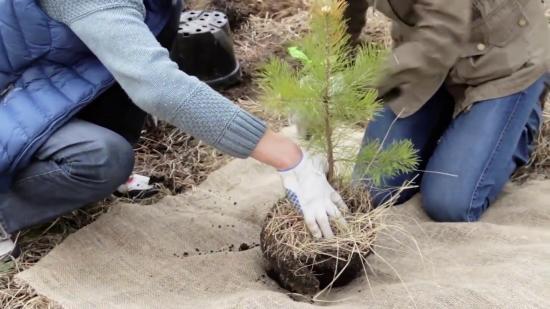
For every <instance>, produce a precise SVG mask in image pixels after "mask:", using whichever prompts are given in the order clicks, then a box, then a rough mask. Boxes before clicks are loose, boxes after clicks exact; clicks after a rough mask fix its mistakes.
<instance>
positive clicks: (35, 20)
mask: <svg viewBox="0 0 550 309" xmlns="http://www.w3.org/2000/svg"><path fill="white" fill-rule="evenodd" d="M144 2H145V6H146V8H147V19H146V23H147V24H148V26H149V28H150V29H151V31H152V32H153V33H155V34H158V33H159V32H160V31H161V30H162V28H163V27H164V26H165V24H166V22H167V20H168V18H169V16H170V8H171V7H172V1H171V0H145V1H144ZM113 84H114V78H113V77H112V76H111V74H110V73H109V72H108V71H107V69H105V67H104V66H103V65H102V64H101V63H100V62H99V61H98V60H97V59H96V58H95V57H94V56H93V55H92V54H91V53H90V52H89V50H88V49H87V48H86V46H85V45H84V44H83V43H82V42H81V41H80V40H79V39H78V38H77V37H76V36H75V35H74V34H73V33H72V32H71V31H70V30H69V29H68V28H67V27H66V26H65V25H63V24H61V23H58V22H56V21H54V20H52V19H50V18H49V17H48V16H47V15H46V14H45V13H44V12H43V11H42V9H41V8H40V7H39V6H38V4H37V3H36V2H35V0H0V191H5V190H6V189H8V188H9V186H10V184H11V178H12V176H13V175H14V173H15V172H17V171H18V170H20V169H21V168H23V167H25V166H26V165H28V164H29V162H30V160H31V158H32V156H33V154H34V153H35V151H36V150H37V149H38V148H39V147H40V146H41V145H42V144H43V142H44V141H46V140H47V139H48V138H49V137H50V135H51V134H52V133H53V132H54V131H55V130H56V129H58V128H59V127H60V126H62V125H63V124H65V123H66V122H67V121H68V120H70V119H71V117H73V116H74V115H75V114H76V113H77V112H78V111H80V110H81V109H82V108H83V107H85V106H86V105H87V104H89V103H90V102H92V101H93V100H94V99H95V98H96V97H97V96H98V95H100V94H101V93H102V92H103V91H105V90H107V89H108V88H109V87H110V86H111V85H113Z"/></svg>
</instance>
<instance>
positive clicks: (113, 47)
mask: <svg viewBox="0 0 550 309" xmlns="http://www.w3.org/2000/svg"><path fill="white" fill-rule="evenodd" d="M41 2H42V3H41V4H42V7H43V8H44V10H45V11H46V12H47V13H48V14H50V15H53V16H52V17H54V18H55V19H57V20H59V21H61V22H63V23H66V24H67V25H68V26H69V27H70V28H71V30H72V31H73V32H74V33H75V34H76V35H77V36H78V37H79V38H80V39H81V40H82V41H83V42H84V43H85V44H86V45H87V46H88V47H89V48H90V50H91V51H92V52H93V53H94V54H95V55H96V56H97V57H98V59H99V60H100V61H101V62H102V63H103V64H104V65H105V67H106V68H107V69H108V70H109V71H110V72H111V73H112V74H113V76H114V77H115V79H116V80H117V82H118V83H119V84H120V85H121V86H122V88H123V89H124V90H125V91H126V92H127V93H128V95H129V96H130V98H131V99H132V101H134V103H135V104H136V105H138V106H139V107H140V108H141V109H143V110H144V111H146V112H148V113H150V114H152V115H154V116H156V117H158V118H159V119H161V120H164V121H166V122H169V123H171V124H173V125H175V126H177V127H178V128H180V129H181V130H183V131H184V132H187V133H189V134H191V135H193V136H195V137H196V138H198V139H201V140H202V141H204V142H205V143H207V144H210V145H212V146H214V147H215V148H217V149H219V150H221V151H222V152H225V153H227V154H229V155H232V156H235V157H240V158H245V157H248V156H249V155H250V154H251V153H252V151H253V150H254V149H255V148H256V146H257V144H258V142H259V141H260V139H261V138H262V137H263V135H264V133H265V131H266V125H265V123H263V122H262V121H261V120H259V119H258V118H256V117H254V116H252V115H251V114H249V113H248V112H246V111H244V110H242V109H241V108H239V107H238V106H236V105H235V104H233V103H232V102H231V101H229V100H228V99H226V98H224V97H223V96H222V95H220V94H219V93H217V92H216V91H214V90H212V89H211V88H210V87H209V86H208V85H206V84H205V83H203V82H201V81H199V80H198V79H197V78H195V77H192V76H189V75H187V74H185V73H184V72H182V71H180V70H179V69H178V66H177V64H175V63H174V62H172V61H171V60H170V58H169V54H168V51H167V50H166V49H165V48H163V47H162V46H161V45H160V44H159V43H158V41H157V40H156V38H155V37H154V35H153V34H152V33H151V32H150V30H149V28H148V27H147V25H145V23H144V11H143V10H141V9H139V6H133V5H114V6H111V7H103V6H102V2H105V1H101V0H92V1H89V2H90V3H91V2H95V3H97V6H96V7H95V9H94V7H91V9H90V8H88V10H86V11H85V12H83V11H79V12H77V13H75V12H74V9H71V8H73V5H74V3H73V2H72V1H61V0H41ZM48 2H49V3H50V4H51V3H52V2H55V5H50V6H49V5H48ZM77 2H78V1H77ZM115 2H116V1H115ZM119 2H120V1H119ZM123 2H126V3H132V2H135V0H134V1H128V0H127V1H123ZM139 2H141V1H139ZM88 6H89V4H88ZM48 7H49V8H50V9H48ZM65 13H66V14H65ZM113 103H116V102H113Z"/></svg>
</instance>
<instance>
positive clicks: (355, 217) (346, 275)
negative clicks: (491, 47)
mask: <svg viewBox="0 0 550 309" xmlns="http://www.w3.org/2000/svg"><path fill="white" fill-rule="evenodd" d="M345 188H346V189H344V190H340V193H341V195H342V197H343V199H344V200H345V202H346V204H347V205H349V207H350V212H348V213H346V214H345V215H344V217H345V220H346V223H347V224H346V225H342V224H339V223H338V222H335V221H333V222H331V225H332V228H333V231H335V234H336V237H334V238H329V239H325V238H323V239H320V240H316V239H314V238H312V236H311V234H310V233H309V232H308V230H307V228H306V226H305V224H304V219H303V216H302V215H300V214H299V213H298V211H297V209H296V207H295V206H294V205H293V204H292V203H291V202H289V201H288V200H286V199H284V200H281V201H280V202H279V203H278V204H277V205H275V206H274V207H273V209H272V210H271V211H270V213H269V214H268V216H267V218H266V222H265V224H264V227H263V229H262V234H261V238H262V239H261V246H262V251H263V252H264V255H265V257H266V259H267V260H268V262H269V268H271V271H270V272H271V273H272V275H271V276H272V277H274V279H275V280H277V281H278V282H279V284H280V285H282V286H283V287H284V288H286V289H287V290H289V291H291V292H293V293H296V294H294V296H295V297H296V296H299V297H296V298H297V299H298V300H302V301H312V302H318V303H323V302H330V301H328V300H327V299H328V296H329V293H330V291H331V289H332V288H333V287H336V286H339V285H340V284H345V283H347V282H349V281H350V280H352V279H354V278H355V277H356V276H357V275H358V274H361V273H363V274H364V275H365V277H366V279H367V283H369V285H370V282H369V273H368V271H369V269H371V265H370V263H369V261H368V260H367V257H368V256H369V255H370V254H374V255H375V256H377V257H378V259H379V260H380V261H382V263H385V264H387V262H386V258H385V257H384V256H382V255H381V254H380V253H379V251H380V249H384V250H390V251H395V252H398V251H400V249H398V248H397V247H399V246H402V247H404V248H406V249H407V250H412V251H415V252H418V253H419V256H420V257H421V258H422V254H421V252H420V249H419V247H418V244H417V243H416V240H415V239H414V238H413V237H412V236H410V232H408V231H406V230H404V229H403V228H402V227H400V226H397V225H395V224H390V223H389V222H390V221H395V219H396V218H395V217H394V215H392V214H390V212H389V211H388V210H389V209H390V207H391V206H392V205H394V204H395V200H396V199H397V197H398V196H399V194H400V193H401V192H402V191H403V190H406V189H411V188H412V186H409V185H405V186H403V187H402V188H400V189H398V191H397V192H396V193H397V194H395V195H394V196H393V197H392V198H391V199H389V200H388V201H387V202H385V203H384V204H383V205H380V206H379V207H377V208H374V207H372V205H371V202H370V198H369V195H368V193H367V192H365V191H364V190H363V189H358V188H356V189H351V187H349V186H346V187H345ZM380 236H384V237H389V240H390V241H391V243H386V242H385V243H384V244H383V245H380V244H378V242H377V239H378V238H379V237H380ZM396 236H403V237H402V238H403V239H402V240H398V239H397V238H396ZM404 241H405V242H407V243H408V244H405V243H404ZM392 243H393V244H394V245H396V248H393V247H392ZM401 250H402V249H401ZM387 265H388V266H389V267H390V268H391V269H392V270H393V271H394V272H395V275H396V276H397V277H398V278H400V275H399V273H398V272H397V271H396V270H395V269H393V267H392V265H390V264H387ZM404 288H405V290H407V289H406V287H405V286H404ZM306 295H309V296H310V297H311V298H308V297H307V296H306Z"/></svg>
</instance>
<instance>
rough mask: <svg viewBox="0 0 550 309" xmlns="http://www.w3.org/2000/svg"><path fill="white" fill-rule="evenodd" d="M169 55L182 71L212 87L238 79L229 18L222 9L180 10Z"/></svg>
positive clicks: (234, 81)
mask: <svg viewBox="0 0 550 309" xmlns="http://www.w3.org/2000/svg"><path fill="white" fill-rule="evenodd" d="M171 56H172V59H173V60H174V61H176V62H177V63H178V65H179V67H180V69H181V70H182V71H184V72H186V73H187V74H189V75H193V76H196V77H197V78H199V79H200V80H202V81H204V82H206V83H207V84H209V85H210V86H212V87H214V88H222V87H228V86H231V85H233V84H235V83H237V82H239V81H240V79H241V69H240V65H239V62H238V61H237V59H236V57H235V52H234V50H233V41H232V38H231V30H230V28H229V22H228V20H227V16H226V15H225V14H224V13H222V12H218V11H187V12H183V13H182V15H181V18H180V25H179V28H178V34H177V37H176V41H175V43H174V46H173V48H172V55H171Z"/></svg>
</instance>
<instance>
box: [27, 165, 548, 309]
mask: <svg viewBox="0 0 550 309" xmlns="http://www.w3.org/2000/svg"><path fill="white" fill-rule="evenodd" d="M281 195H282V188H281V186H280V183H279V179H278V176H277V175H276V173H275V172H274V171H273V170H272V169H270V168H268V167H264V166H261V165H260V164H258V163H255V162H253V161H252V160H236V161H232V162H231V163H229V164H228V165H227V166H225V167H224V168H222V169H221V170H219V171H217V172H215V173H214V174H212V175H211V177H210V178H209V179H208V180H207V181H206V182H205V183H203V184H202V185H201V186H200V187H198V188H197V189H196V190H194V191H193V192H189V193H187V194H184V195H181V196H176V197H168V198H165V199H164V200H163V201H161V202H160V203H158V204H155V205H152V206H138V205H128V204H119V205H115V206H114V207H113V208H112V210H111V211H110V212H109V213H108V214H106V215H103V216H102V217H101V218H99V220H98V221H96V222H95V223H93V224H91V225H90V226H87V227H85V228H83V229H82V230H80V231H78V232H77V233H75V234H73V235H71V236H70V237H69V238H68V239H67V240H66V241H64V242H63V243H62V244H61V245H60V246H58V247H57V248H55V249H54V250H53V251H52V252H51V253H50V254H49V255H48V256H46V257H45V258H44V259H42V260H41V261H40V262H39V263H38V264H37V265H36V266H34V267H32V268H31V269H29V270H27V271H25V272H23V273H21V274H19V275H18V279H20V280H23V281H25V282H27V283H29V284H30V285H31V286H32V287H34V288H35V289H36V290H37V291H38V292H39V293H40V294H43V295H45V296H47V297H49V298H50V299H52V300H54V301H56V302H58V303H59V304H61V305H62V306H63V307H65V308H78V309H82V308H310V307H314V306H316V305H313V304H309V303H304V302H296V301H294V300H293V299H292V298H291V297H289V295H287V294H286V292H285V291H283V290H281V289H280V288H279V287H278V286H277V284H276V283H274V282H273V281H272V280H270V279H269V278H267V277H266V276H265V272H264V265H263V263H264V262H263V259H262V256H261V252H260V250H259V248H258V247H255V248H252V249H250V250H245V251H241V252H239V251H238V248H239V247H240V246H241V244H243V243H245V244H247V245H249V246H253V245H254V244H257V243H259V233H260V227H261V223H262V221H263V218H264V216H265V213H266V211H267V209H268V208H269V207H270V206H271V205H272V204H273V203H274V202H275V201H276V200H277V199H278V198H279V197H281ZM388 218H390V221H389V222H387V223H388V224H395V225H398V226H400V227H402V228H404V229H405V230H406V232H407V233H408V234H410V236H412V237H414V241H413V240H412V239H411V238H409V237H408V236H406V235H404V234H402V233H398V232H397V231H394V232H392V231H391V230H390V232H389V233H388V235H385V236H384V237H381V238H380V240H379V242H378V243H379V245H380V247H379V251H378V253H379V255H380V256H374V255H372V256H371V257H370V259H369V264H370V266H371V268H370V269H369V270H368V281H367V279H366V278H365V277H362V278H360V279H357V280H355V281H354V282H353V283H352V284H350V285H348V286H346V287H342V288H337V289H334V290H333V291H332V292H331V293H330V294H329V296H328V297H326V299H327V300H330V301H331V302H327V303H325V304H324V305H326V306H331V307H335V308H367V307H368V308H407V307H415V306H416V307H418V308H550V181H533V182H530V183H528V184H525V185H522V186H516V185H509V186H508V187H507V188H506V190H505V193H504V194H503V195H502V197H501V199H500V200H499V201H498V202H497V203H495V204H494V205H493V206H492V207H491V208H490V209H489V211H488V212H487V214H486V215H485V216H484V217H483V220H482V222H478V223H471V224H441V223H435V222H432V221H431V220H429V219H428V218H427V217H426V215H425V214H424V213H423V211H422V210H421V208H420V197H416V198H414V199H413V200H412V201H410V202H409V203H407V204H406V205H404V206H401V207H396V208H394V209H391V210H390V213H389V217H388ZM392 218H393V219H392ZM392 220H394V221H392ZM392 233H393V234H392ZM415 241H416V243H417V244H418V247H419V249H417V248H416V246H415ZM229 247H231V248H232V249H233V250H232V251H230V250H229ZM383 247H390V248H386V249H385V248H383ZM220 250H221V252H218V251H220ZM389 265H391V266H389ZM369 282H370V287H369Z"/></svg>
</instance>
